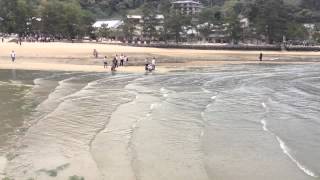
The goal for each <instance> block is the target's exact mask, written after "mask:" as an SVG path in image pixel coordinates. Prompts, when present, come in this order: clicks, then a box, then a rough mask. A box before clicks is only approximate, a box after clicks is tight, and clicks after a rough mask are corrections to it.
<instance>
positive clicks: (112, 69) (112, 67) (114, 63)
mask: <svg viewBox="0 0 320 180" xmlns="http://www.w3.org/2000/svg"><path fill="white" fill-rule="evenodd" d="M117 62H118V61H117V58H113V60H112V66H111V71H115V70H116V67H117Z"/></svg>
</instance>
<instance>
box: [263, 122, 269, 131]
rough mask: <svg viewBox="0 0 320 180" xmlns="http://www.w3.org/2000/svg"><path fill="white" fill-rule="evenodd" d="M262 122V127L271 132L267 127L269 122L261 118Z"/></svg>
mask: <svg viewBox="0 0 320 180" xmlns="http://www.w3.org/2000/svg"><path fill="white" fill-rule="evenodd" d="M261 124H262V129H263V130H264V131H267V132H269V130H268V128H267V122H266V121H265V120H264V119H263V120H261Z"/></svg>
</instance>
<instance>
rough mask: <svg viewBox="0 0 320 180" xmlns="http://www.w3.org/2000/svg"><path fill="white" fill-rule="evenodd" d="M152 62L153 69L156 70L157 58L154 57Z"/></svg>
mask: <svg viewBox="0 0 320 180" xmlns="http://www.w3.org/2000/svg"><path fill="white" fill-rule="evenodd" d="M151 64H152V70H153V71H154V70H156V58H155V57H153V58H152V60H151Z"/></svg>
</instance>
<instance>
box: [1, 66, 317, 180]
mask: <svg viewBox="0 0 320 180" xmlns="http://www.w3.org/2000/svg"><path fill="white" fill-rule="evenodd" d="M319 69H320V66H319V65H292V64H288V65H272V64H269V65H265V64H263V65H262V64H261V65H260V64H256V65H253V64H251V65H249V64H248V65H246V64H244V65H225V66H219V67H215V68H206V69H203V68H201V69H200V68H192V69H190V70H186V71H181V72H172V73H168V74H165V75H161V74H153V75H151V74H149V75H134V74H117V75H111V74H99V73H94V74H84V73H59V72H55V73H45V72H35V71H15V72H14V73H13V72H12V71H3V70H1V71H0V74H1V82H2V84H1V85H0V90H1V100H3V99H5V101H2V102H8V103H11V104H12V105H11V106H5V105H2V104H1V107H7V108H1V110H0V114H1V119H0V124H1V128H0V137H1V138H2V137H5V138H4V139H1V142H0V149H2V151H1V154H0V156H1V155H2V156H7V157H8V162H7V165H6V168H5V173H6V176H8V177H12V178H15V179H17V180H20V179H23V180H24V179H28V178H31V177H32V178H36V179H48V177H50V178H55V179H68V178H69V177H70V176H72V175H78V176H83V177H84V178H85V179H88V180H103V179H107V180H110V179H111V180H112V179H115V180H118V179H126V180H131V179H132V180H144V179H145V180H150V179H154V180H157V179H158V180H163V179H175V180H180V179H181V180H185V179H188V180H192V179H195V180H202V179H203V180H207V179H208V180H209V179H220V180H223V179H226V180H232V179H237V180H238V179H246V180H247V179H248V180H250V179H252V180H255V179H275V180H283V179H291V180H295V179H297V180H303V179H306V180H309V179H316V178H317V177H318V176H319V175H320V166H319V163H318V162H319V160H320V153H319V152H320V136H319V135H320V128H319V126H320V120H319V117H320V109H319V108H318V107H320V96H319V95H320V71H319ZM13 79H14V80H13ZM17 82H19V83H17ZM9 107H10V108H9ZM22 107H24V108H22ZM7 112H8V113H7ZM8 123H9V124H10V126H9V127H10V128H7V129H5V128H4V127H5V126H4V125H5V124H8ZM17 131H18V132H19V133H16V132H17ZM0 176H1V167H0Z"/></svg>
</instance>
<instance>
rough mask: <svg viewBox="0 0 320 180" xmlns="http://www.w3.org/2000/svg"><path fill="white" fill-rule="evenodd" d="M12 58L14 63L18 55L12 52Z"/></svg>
mask: <svg viewBox="0 0 320 180" xmlns="http://www.w3.org/2000/svg"><path fill="white" fill-rule="evenodd" d="M10 56H11V61H12V62H14V61H15V60H16V53H15V52H14V51H12V52H11V55H10Z"/></svg>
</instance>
